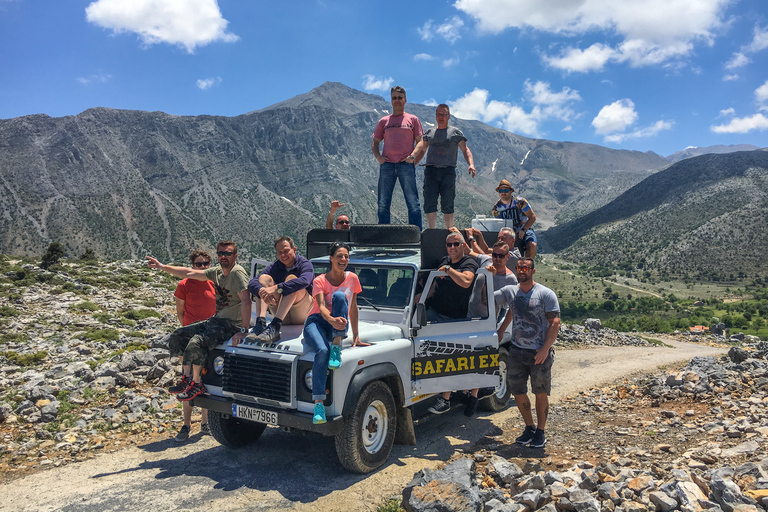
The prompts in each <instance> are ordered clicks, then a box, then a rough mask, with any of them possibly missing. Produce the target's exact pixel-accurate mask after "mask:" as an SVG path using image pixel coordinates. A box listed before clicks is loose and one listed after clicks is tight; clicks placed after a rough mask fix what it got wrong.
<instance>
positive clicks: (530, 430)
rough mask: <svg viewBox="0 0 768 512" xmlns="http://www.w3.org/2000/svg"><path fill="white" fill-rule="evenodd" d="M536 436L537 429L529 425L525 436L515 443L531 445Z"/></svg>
mask: <svg viewBox="0 0 768 512" xmlns="http://www.w3.org/2000/svg"><path fill="white" fill-rule="evenodd" d="M535 436H536V427H534V426H533V425H528V426H527V427H525V430H523V435H521V436H520V437H518V438H517V439H515V442H516V443H517V444H531V441H533V438H534V437H535Z"/></svg>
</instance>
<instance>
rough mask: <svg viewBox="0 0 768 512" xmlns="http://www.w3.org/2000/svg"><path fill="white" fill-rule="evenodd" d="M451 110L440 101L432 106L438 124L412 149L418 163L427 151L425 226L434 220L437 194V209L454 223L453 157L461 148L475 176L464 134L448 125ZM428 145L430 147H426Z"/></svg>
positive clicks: (455, 156) (432, 226)
mask: <svg viewBox="0 0 768 512" xmlns="http://www.w3.org/2000/svg"><path fill="white" fill-rule="evenodd" d="M450 118H451V110H450V109H449V108H448V105H446V104H445V103H441V104H440V105H438V106H437V109H435V120H436V121H437V127H433V128H430V129H429V130H427V131H426V133H425V134H424V136H423V137H422V139H421V142H419V144H418V145H417V146H416V149H415V150H414V154H413V157H414V161H415V162H416V163H418V162H419V161H420V160H421V158H422V157H423V156H424V153H425V152H426V153H427V167H426V169H425V170H424V214H425V215H426V217H427V226H428V227H429V228H434V227H435V225H436V224H437V198H438V196H440V210H441V211H442V212H443V221H444V222H445V227H446V228H447V229H450V228H451V227H452V226H453V216H454V214H453V202H454V199H455V198H456V160H457V159H458V157H459V149H461V152H462V154H463V155H464V159H465V160H466V161H467V165H468V166H469V169H467V172H469V174H470V176H472V177H473V178H474V177H475V162H474V160H473V159H472V152H471V151H470V150H469V148H468V147H467V138H466V137H465V136H464V134H463V133H461V130H459V129H458V128H456V127H455V126H448V120H449V119H450ZM427 149H429V151H427Z"/></svg>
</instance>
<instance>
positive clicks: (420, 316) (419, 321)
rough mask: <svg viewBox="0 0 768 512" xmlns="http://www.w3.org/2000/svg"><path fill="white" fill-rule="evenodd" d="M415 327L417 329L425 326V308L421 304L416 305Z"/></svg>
mask: <svg viewBox="0 0 768 512" xmlns="http://www.w3.org/2000/svg"><path fill="white" fill-rule="evenodd" d="M416 325H417V326H418V327H424V326H425V325H427V306H426V305H425V304H424V303H423V302H417V303H416Z"/></svg>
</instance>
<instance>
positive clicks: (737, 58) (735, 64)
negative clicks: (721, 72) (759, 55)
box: [725, 52, 752, 69]
mask: <svg viewBox="0 0 768 512" xmlns="http://www.w3.org/2000/svg"><path fill="white" fill-rule="evenodd" d="M750 62H752V59H750V58H749V57H747V56H746V55H744V54H743V53H741V52H737V53H734V54H733V57H731V60H729V61H728V62H726V63H725V69H734V68H740V67H742V66H746V65H747V64H749V63H750Z"/></svg>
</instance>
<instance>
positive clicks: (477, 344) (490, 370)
mask: <svg viewBox="0 0 768 512" xmlns="http://www.w3.org/2000/svg"><path fill="white" fill-rule="evenodd" d="M444 276H446V274H445V272H442V271H437V270H435V271H431V272H429V276H428V278H427V279H426V283H425V286H424V293H422V294H421V297H420V299H419V302H418V303H417V304H416V311H417V313H416V315H414V317H413V319H412V327H413V332H414V337H413V339H414V343H413V357H412V359H411V386H412V392H413V395H414V396H419V395H424V394H427V393H440V392H443V391H454V390H462V389H474V388H482V387H495V386H498V385H499V379H500V376H499V375H500V373H499V344H498V340H497V336H496V322H495V318H494V315H493V314H490V315H489V314H488V312H489V311H491V312H493V311H494V305H493V304H494V303H493V279H492V277H491V275H490V273H488V271H486V270H485V269H481V270H479V271H478V277H477V278H476V279H475V282H474V283H473V285H472V286H473V291H472V295H471V296H470V304H469V311H470V314H469V315H468V316H469V318H467V319H461V320H451V321H439V320H436V321H427V320H426V311H427V307H426V304H425V301H426V298H427V295H428V293H427V290H430V289H431V286H432V283H433V282H434V280H435V279H436V278H439V277H444ZM486 282H487V283H489V286H484V284H485V283H486ZM483 299H484V300H483Z"/></svg>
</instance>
